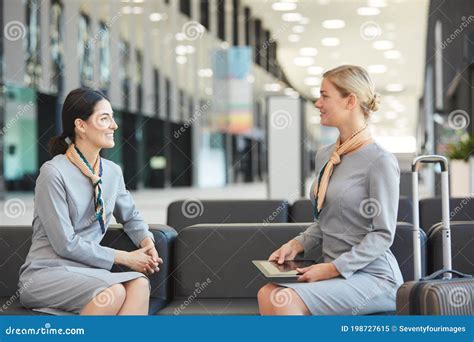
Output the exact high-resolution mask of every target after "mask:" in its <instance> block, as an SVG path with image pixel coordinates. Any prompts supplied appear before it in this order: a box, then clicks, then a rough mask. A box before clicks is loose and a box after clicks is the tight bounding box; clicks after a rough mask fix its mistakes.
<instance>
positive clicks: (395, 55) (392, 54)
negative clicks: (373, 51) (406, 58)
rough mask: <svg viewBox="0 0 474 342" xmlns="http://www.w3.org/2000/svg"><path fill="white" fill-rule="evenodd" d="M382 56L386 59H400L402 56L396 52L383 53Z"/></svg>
mask: <svg viewBox="0 0 474 342" xmlns="http://www.w3.org/2000/svg"><path fill="white" fill-rule="evenodd" d="M383 56H384V57H385V58H387V59H400V58H401V57H402V54H401V53H400V51H398V50H388V51H384V53H383Z"/></svg>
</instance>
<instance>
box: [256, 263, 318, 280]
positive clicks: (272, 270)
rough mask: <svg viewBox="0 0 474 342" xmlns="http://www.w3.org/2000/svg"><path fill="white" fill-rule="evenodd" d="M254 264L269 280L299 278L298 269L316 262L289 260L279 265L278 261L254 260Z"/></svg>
mask: <svg viewBox="0 0 474 342" xmlns="http://www.w3.org/2000/svg"><path fill="white" fill-rule="evenodd" d="M252 263H253V264H254V265H255V266H256V267H257V268H258V269H259V270H260V272H262V273H263V275H264V276H265V277H267V278H298V277H299V276H300V274H298V272H296V269H297V268H303V267H308V266H311V265H314V264H316V262H315V261H314V260H287V261H285V262H283V264H281V265H279V264H278V263H277V262H276V261H268V260H253V261H252Z"/></svg>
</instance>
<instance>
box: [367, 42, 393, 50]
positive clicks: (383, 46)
mask: <svg viewBox="0 0 474 342" xmlns="http://www.w3.org/2000/svg"><path fill="white" fill-rule="evenodd" d="M372 47H373V48H374V49H376V50H391V49H393V42H392V41H390V40H377V41H376V42H373V43H372Z"/></svg>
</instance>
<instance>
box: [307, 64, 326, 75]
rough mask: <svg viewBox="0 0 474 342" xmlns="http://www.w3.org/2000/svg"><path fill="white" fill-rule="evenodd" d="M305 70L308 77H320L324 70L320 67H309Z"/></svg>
mask: <svg viewBox="0 0 474 342" xmlns="http://www.w3.org/2000/svg"><path fill="white" fill-rule="evenodd" d="M307 70H308V74H310V75H321V74H322V73H323V70H324V69H323V67H320V66H310V67H309V68H308V69H307Z"/></svg>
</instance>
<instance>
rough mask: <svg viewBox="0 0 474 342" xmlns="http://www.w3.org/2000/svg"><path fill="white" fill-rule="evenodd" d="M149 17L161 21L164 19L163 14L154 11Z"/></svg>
mask: <svg viewBox="0 0 474 342" xmlns="http://www.w3.org/2000/svg"><path fill="white" fill-rule="evenodd" d="M149 18H150V20H151V21H160V20H163V14H161V13H158V12H154V13H151V14H150V16H149Z"/></svg>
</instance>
